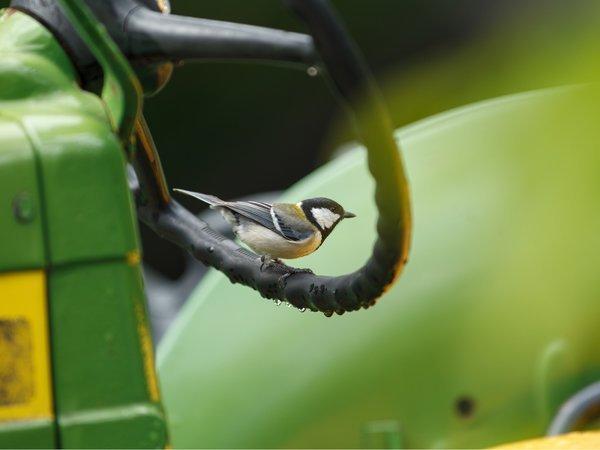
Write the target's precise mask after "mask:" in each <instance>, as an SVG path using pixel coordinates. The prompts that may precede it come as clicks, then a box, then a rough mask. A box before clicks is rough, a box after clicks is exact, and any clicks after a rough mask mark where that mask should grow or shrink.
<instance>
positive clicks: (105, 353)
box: [49, 260, 166, 448]
mask: <svg viewBox="0 0 600 450" xmlns="http://www.w3.org/2000/svg"><path fill="white" fill-rule="evenodd" d="M49 292H50V298H51V299H52V302H51V305H50V309H51V311H50V315H51V322H52V324H53V330H52V355H53V363H54V380H55V403H56V409H57V417H58V423H59V425H60V430H61V445H63V446H65V447H90V446H92V447H104V446H110V447H115V446H116V447H121V448H130V447H131V448H133V447H136V448H137V447H140V446H141V447H144V446H150V447H156V446H158V447H164V445H165V443H166V430H165V424H164V423H163V422H162V420H163V419H162V413H161V410H160V405H159V403H158V402H159V398H158V387H157V385H156V380H155V378H154V372H153V370H154V367H153V356H152V346H151V342H150V334H149V330H148V327H147V317H146V310H145V303H144V297H143V295H144V293H143V289H142V281H141V275H140V272H139V267H138V266H137V265H133V266H132V265H128V264H126V262H125V261H124V260H123V261H110V262H104V263H91V264H85V265H82V264H80V265H76V266H67V267H63V268H57V269H54V270H52V271H51V273H50V278H49Z"/></svg>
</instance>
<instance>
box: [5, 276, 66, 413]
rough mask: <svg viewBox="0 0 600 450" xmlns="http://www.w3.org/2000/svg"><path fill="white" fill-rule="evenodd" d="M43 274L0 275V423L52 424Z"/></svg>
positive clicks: (50, 380) (48, 347)
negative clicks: (31, 421) (42, 420)
mask: <svg viewBox="0 0 600 450" xmlns="http://www.w3.org/2000/svg"><path fill="white" fill-rule="evenodd" d="M46 297H47V296H46V274H45V272H44V271H43V270H32V271H23V272H7V273H0V355H1V357H0V373H3V374H4V375H6V374H10V375H13V376H10V377H0V383H5V385H4V386H1V387H2V388H3V389H2V390H3V392H4V396H0V422H1V421H3V420H22V419H29V418H52V417H53V416H54V413H53V407H52V378H51V372H50V346H49V337H48V336H49V334H48V307H47V298H46Z"/></svg>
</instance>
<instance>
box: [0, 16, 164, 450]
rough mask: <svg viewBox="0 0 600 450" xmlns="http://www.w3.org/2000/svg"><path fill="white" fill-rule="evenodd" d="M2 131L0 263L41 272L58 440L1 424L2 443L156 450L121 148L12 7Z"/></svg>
mask: <svg viewBox="0 0 600 450" xmlns="http://www.w3.org/2000/svg"><path fill="white" fill-rule="evenodd" d="M0 132H1V134H0V175H2V179H1V180H0V188H1V189H0V201H2V204H0V206H1V207H2V208H1V209H0V211H3V212H0V214H2V215H1V216H0V217H2V218H3V220H2V221H0V236H4V239H6V240H7V242H8V241H9V240H12V241H10V243H8V244H7V247H3V249H2V251H0V255H1V256H0V270H15V269H21V268H23V266H35V267H45V268H46V270H47V273H48V303H49V305H48V307H49V314H50V337H49V340H50V346H51V359H52V376H53V382H54V386H53V393H54V405H55V416H56V421H57V424H58V426H57V430H56V434H57V438H56V442H55V441H54V432H53V428H52V426H53V424H52V423H47V424H45V425H44V426H45V427H46V428H44V429H41V428H39V427H38V425H39V424H37V422H36V423H34V422H29V423H27V422H23V423H21V424H20V426H22V427H25V428H23V430H24V431H22V432H21V431H19V433H17V434H15V432H14V427H11V425H10V423H9V422H0V442H4V440H3V439H4V437H6V436H8V437H7V439H8V438H10V439H12V440H11V441H10V442H11V443H12V444H11V446H13V445H14V446H27V447H33V446H38V445H42V446H48V447H55V446H60V447H63V448H67V447H78V448H90V447H95V448H102V447H120V448H134V447H146V448H147V447H165V445H166V443H167V437H166V426H165V421H164V417H163V413H162V408H161V405H160V399H159V394H158V390H157V386H156V380H155V376H154V369H153V367H154V366H153V357H152V343H151V338H150V334H149V330H148V320H147V313H146V307H145V299H144V291H143V286H142V279H141V272H140V267H139V242H138V237H137V223H136V221H135V217H134V213H133V207H132V199H131V194H130V191H129V188H128V186H127V181H126V175H125V158H124V151H123V148H122V146H121V145H120V142H119V139H118V138H117V137H116V136H115V134H114V132H113V130H112V128H111V125H110V123H109V119H108V116H107V114H106V110H105V105H104V104H103V103H102V101H101V100H100V99H99V98H98V97H97V96H95V95H93V94H90V93H87V92H84V91H82V90H80V89H79V87H78V84H77V80H76V76H75V72H74V71H73V68H72V66H71V64H70V62H69V60H68V58H67V56H66V55H65V53H64V52H63V51H62V49H61V47H60V45H59V44H58V42H57V41H55V40H54V38H53V36H52V35H51V34H50V33H49V32H48V31H47V30H46V29H44V28H43V27H42V26H41V25H40V24H39V23H37V22H36V21H35V20H33V19H31V18H29V17H27V16H26V15H24V14H21V13H18V12H14V11H13V13H11V14H8V13H4V14H1V15H0ZM4 175H6V177H5V176H4ZM25 191H27V192H29V191H31V194H30V195H29V196H28V197H24V198H21V199H20V200H21V203H20V204H19V208H17V214H16V215H15V212H13V209H14V208H13V206H12V205H13V199H14V197H15V195H17V194H18V193H19V192H25ZM10 214H13V216H19V217H20V218H21V219H20V220H22V221H25V222H27V223H26V224H25V225H21V226H20V227H19V226H17V225H15V219H14V218H13V217H11V216H10ZM4 218H7V219H10V220H4ZM42 238H43V241H44V242H43V243H42ZM2 242H4V240H3V241H2ZM5 249H8V250H9V251H8V252H6V253H5V251H4V250H5ZM44 251H45V252H46V256H45V257H44ZM0 300H1V299H0ZM28 427H30V428H31V433H29V432H28V431H27V430H28V429H29V428H28ZM36 427H37V428H36ZM36 430H37V431H36ZM40 430H41V431H40ZM35 436H42V437H44V439H50V440H46V441H43V442H42V441H39V440H36V441H34V440H33V439H34V438H35ZM20 439H22V440H20ZM36 439H37V438H36Z"/></svg>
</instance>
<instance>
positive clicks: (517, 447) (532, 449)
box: [493, 431, 600, 450]
mask: <svg viewBox="0 0 600 450" xmlns="http://www.w3.org/2000/svg"><path fill="white" fill-rule="evenodd" d="M493 448H494V449H498V450H499V449H504V450H552V449H556V450H559V449H560V450H572V449H592V448H600V432H598V431H585V432H573V433H568V434H561V435H560V436H549V437H548V436H547V437H542V438H538V439H532V440H528V441H521V442H515V443H512V444H505V445H501V446H498V447H493Z"/></svg>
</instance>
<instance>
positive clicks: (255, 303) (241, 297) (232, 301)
mask: <svg viewBox="0 0 600 450" xmlns="http://www.w3.org/2000/svg"><path fill="white" fill-rule="evenodd" d="M599 100H600V95H599V93H598V90H597V89H593V88H581V89H563V90H551V91H543V92H538V93H529V94H523V95H516V96H512V97H507V98H500V99H497V100H493V101H489V102H484V103H481V104H476V105H472V106H469V107H466V108H464V109H460V110H457V111H451V112H448V113H445V114H442V115H440V116H437V117H433V118H431V119H428V120H425V121H423V122H420V123H417V124H415V125H412V126H409V127H406V128H404V129H402V130H400V131H399V133H398V139H399V142H400V144H401V147H402V148H403V150H404V156H405V161H406V167H407V172H408V176H409V180H410V182H411V190H412V198H413V208H414V211H413V212H414V240H413V246H412V251H411V256H410V261H409V263H408V265H407V267H406V270H405V272H404V274H403V275H402V277H401V279H400V280H399V281H398V282H397V284H396V285H395V286H394V288H393V289H391V290H390V291H389V292H388V293H386V295H384V296H383V297H382V298H381V299H380V300H379V302H378V304H377V305H376V306H375V307H373V308H371V309H369V310H367V311H361V312H356V313H351V314H347V315H344V316H341V317H334V318H330V319H327V318H325V317H323V316H321V315H319V314H310V313H308V312H305V313H300V312H298V311H296V310H294V309H293V308H292V309H287V308H283V307H277V306H275V305H274V304H273V302H271V301H268V300H264V299H261V298H260V297H259V296H258V294H256V293H254V292H252V291H251V290H249V289H247V288H244V287H241V286H238V285H231V284H230V283H229V282H228V280H227V279H226V278H225V277H224V276H223V275H222V274H220V273H217V272H212V273H210V274H209V275H208V276H207V278H206V279H205V280H204V281H203V282H202V283H201V285H200V286H199V287H198V289H197V290H196V291H195V293H194V294H193V295H192V297H191V299H190V300H189V302H188V303H187V304H186V305H185V307H184V309H183V310H182V312H181V314H180V316H179V317H178V319H177V322H176V323H175V325H174V326H173V328H172V329H171V330H170V331H169V333H168V334H167V336H166V337H165V338H164V340H163V342H162V344H161V346H160V348H159V358H158V362H159V374H160V376H161V381H162V387H163V395H164V399H165V406H166V408H167V411H168V412H169V421H170V429H171V436H172V440H173V445H174V446H175V447H213V448H219V447H226V448H248V447H250V448H277V447H287V448H334V447H335V448H355V447H359V446H361V445H381V443H382V442H383V441H382V440H381V439H378V438H377V437H376V436H375V437H373V436H372V437H373V438H372V439H371V438H368V436H366V435H367V434H369V433H372V432H373V430H375V431H377V430H378V429H379V430H381V424H387V425H386V427H385V429H386V430H388V432H387V433H388V434H390V433H392V434H394V436H391V437H393V439H392V438H390V439H387V438H386V439H385V442H389V443H390V444H389V445H398V444H399V443H401V444H402V445H404V446H406V447H407V448H418V447H425V448H475V447H477V448H479V447H485V446H490V445H493V444H497V443H501V442H507V441H514V440H520V439H524V438H528V437H533V436H538V435H540V434H543V433H544V431H545V427H546V426H547V425H548V424H549V421H550V419H551V417H552V415H553V414H554V413H555V412H556V410H557V408H558V406H559V405H560V404H561V402H562V401H564V400H565V399H566V398H567V397H568V396H569V395H571V394H572V393H574V392H576V391H577V390H578V389H580V388H582V387H583V386H585V385H586V384H588V383H590V382H592V381H595V380H597V379H598V378H600V353H599V352H598V346H597V342H598V341H599V340H600V326H599V320H600V319H599V317H600V302H599V301H598V299H599V296H600V283H599V281H598V280H599V278H598V267H600V234H599V233H598V230H599V229H600V207H599V206H598V200H597V199H598V194H599V193H600V177H599V176H598V174H599V173H600V148H599V147H600V130H599V128H598V126H597V118H598V117H600V101H599ZM364 159H365V158H364V155H363V153H362V152H361V151H357V150H354V151H351V152H350V153H348V154H346V155H343V156H341V157H339V158H338V159H336V160H334V161H333V162H331V163H330V164H327V165H326V166H324V167H323V168H322V169H320V170H318V171H316V172H315V173H314V174H312V175H310V176H309V177H307V178H306V179H304V180H303V181H301V182H300V183H298V184H297V185H296V186H294V187H293V188H291V189H290V190H289V191H288V192H286V193H285V195H284V199H286V200H296V201H297V200H300V199H302V198H307V197H313V196H317V195H323V196H328V197H332V198H335V199H336V200H339V201H340V202H341V203H342V204H343V205H344V206H346V207H347V208H348V209H349V210H351V211H353V212H355V213H357V214H358V217H357V218H356V219H354V220H353V221H352V222H348V223H347V224H344V226H343V227H340V229H339V230H336V233H335V235H334V236H332V237H331V238H329V240H328V241H327V242H326V243H325V245H324V246H323V247H322V248H321V249H319V251H318V252H316V253H315V254H314V255H310V256H309V257H306V258H303V259H301V260H299V261H297V265H298V266H300V267H311V268H313V269H314V270H315V271H316V272H318V273H323V274H331V275H338V274H342V273H345V272H347V271H350V270H354V269H356V268H357V267H359V266H360V264H362V263H363V261H364V259H365V258H366V257H367V256H368V254H369V252H370V247H371V245H372V243H373V242H374V239H375V233H374V230H375V226H376V217H375V211H374V207H373V202H372V195H373V182H372V180H371V179H370V178H369V176H368V174H367V170H366V167H365V160H364ZM390 430H392V431H390ZM394 430H396V431H394ZM398 433H399V434H400V436H397V435H396V434H398ZM365 436H366V437H367V438H366V437H365ZM361 437H362V439H361ZM388 437H389V436H388ZM369 443H371V444H369ZM373 443H378V444H373ZM386 445H387V444H386Z"/></svg>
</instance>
